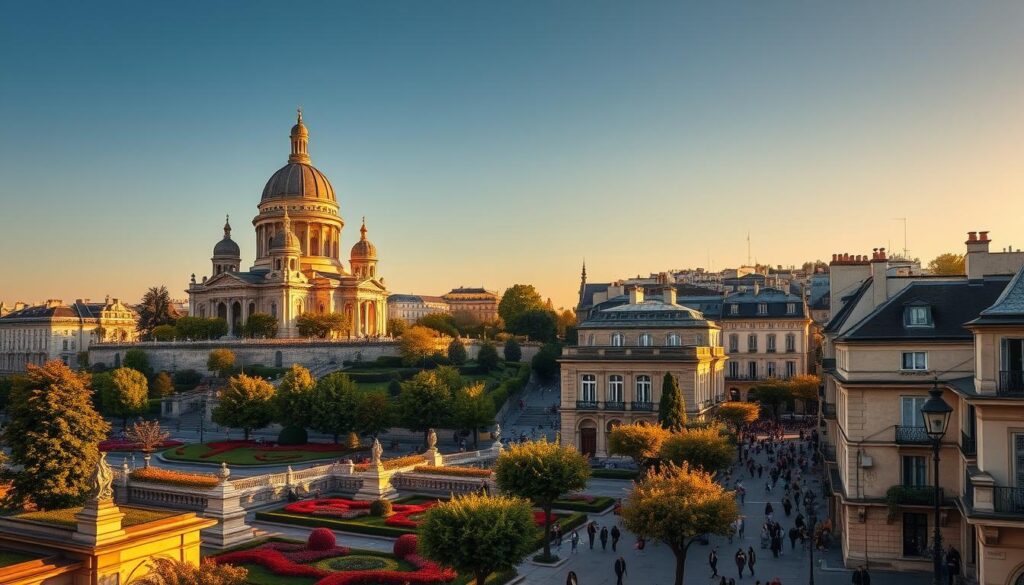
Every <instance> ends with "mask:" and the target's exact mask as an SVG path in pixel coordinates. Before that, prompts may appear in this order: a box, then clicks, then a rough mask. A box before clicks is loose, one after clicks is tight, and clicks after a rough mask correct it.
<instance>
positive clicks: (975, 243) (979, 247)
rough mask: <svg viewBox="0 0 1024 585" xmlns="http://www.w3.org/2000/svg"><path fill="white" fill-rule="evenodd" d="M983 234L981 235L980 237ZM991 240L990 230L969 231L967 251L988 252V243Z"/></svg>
mask: <svg viewBox="0 0 1024 585" xmlns="http://www.w3.org/2000/svg"><path fill="white" fill-rule="evenodd" d="M978 234H981V237H980V238H979V237H978ZM990 242H991V240H989V239H988V232H967V241H966V242H964V243H965V244H967V253H968V254H970V253H972V252H988V245H989V243H990Z"/></svg>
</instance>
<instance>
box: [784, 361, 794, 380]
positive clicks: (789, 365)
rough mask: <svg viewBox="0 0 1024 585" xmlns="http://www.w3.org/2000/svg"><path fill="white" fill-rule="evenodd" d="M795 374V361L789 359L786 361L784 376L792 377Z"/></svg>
mask: <svg viewBox="0 0 1024 585" xmlns="http://www.w3.org/2000/svg"><path fill="white" fill-rule="evenodd" d="M795 375H796V362H794V361H793V360H789V361H787V362H786V377H787V378H792V377H793V376H795Z"/></svg>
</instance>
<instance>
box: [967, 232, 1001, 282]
mask: <svg viewBox="0 0 1024 585" xmlns="http://www.w3.org/2000/svg"><path fill="white" fill-rule="evenodd" d="M978 234H981V237H980V238H979V237H978ZM991 242H992V240H989V239H988V232H987V231H985V232H967V241H966V242H964V244H967V254H966V255H964V272H966V273H967V280H980V279H982V278H984V276H985V271H986V265H988V264H990V263H989V262H985V258H986V257H987V256H988V245H989V244H990V243H991ZM1010 249H1011V250H1012V249H1013V248H1010Z"/></svg>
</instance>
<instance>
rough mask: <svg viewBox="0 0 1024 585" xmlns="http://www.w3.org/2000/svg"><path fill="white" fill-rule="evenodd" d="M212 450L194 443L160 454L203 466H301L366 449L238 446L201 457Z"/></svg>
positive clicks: (350, 454) (357, 452)
mask: <svg viewBox="0 0 1024 585" xmlns="http://www.w3.org/2000/svg"><path fill="white" fill-rule="evenodd" d="M212 450H213V449H212V448H211V447H210V446H208V445H206V444H203V443H193V444H190V445H183V446H181V447H172V448H170V449H167V450H166V451H164V452H163V454H162V455H163V457H164V458H165V459H168V460H172V461H198V462H202V463H222V462H223V463H227V464H228V465H281V464H291V463H302V462H305V461H320V460H331V459H341V458H345V459H348V458H353V459H357V458H358V457H355V456H356V455H358V454H359V453H365V450H357V451H352V450H350V449H346V448H345V446H344V445H337V449H334V450H329V451H310V450H302V449H301V448H296V449H294V450H293V449H288V450H285V449H274V450H264V449H261V448H260V447H237V448H234V449H231V450H230V451H224V452H223V453H217V454H215V455H210V456H209V457H203V455H205V454H207V453H209V452H210V451H212Z"/></svg>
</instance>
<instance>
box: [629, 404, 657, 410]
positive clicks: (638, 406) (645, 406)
mask: <svg viewBox="0 0 1024 585" xmlns="http://www.w3.org/2000/svg"><path fill="white" fill-rule="evenodd" d="M629 408H630V410H642V411H646V412H653V411H654V403H653V402H630V403H629Z"/></svg>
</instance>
